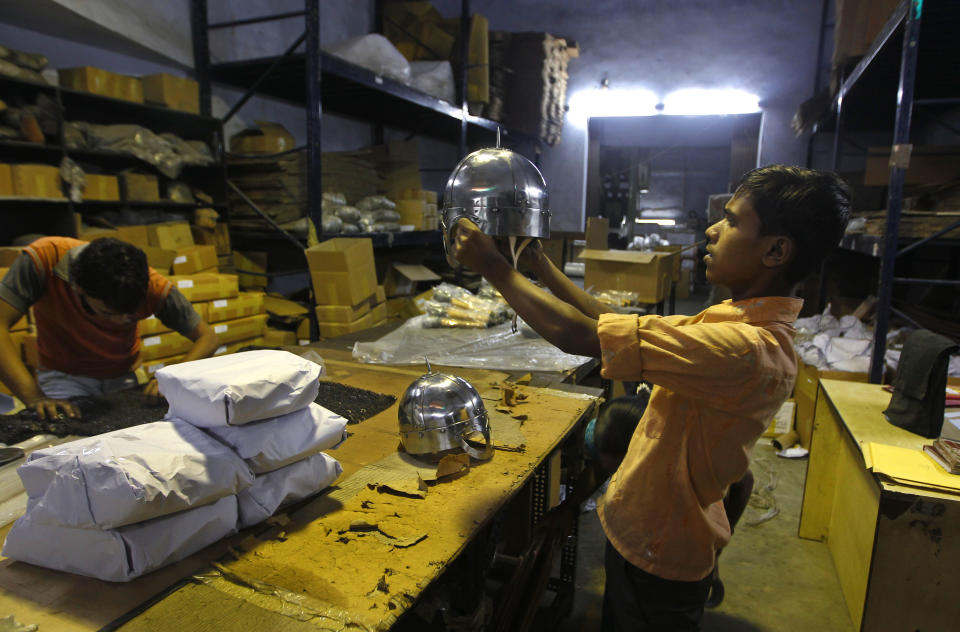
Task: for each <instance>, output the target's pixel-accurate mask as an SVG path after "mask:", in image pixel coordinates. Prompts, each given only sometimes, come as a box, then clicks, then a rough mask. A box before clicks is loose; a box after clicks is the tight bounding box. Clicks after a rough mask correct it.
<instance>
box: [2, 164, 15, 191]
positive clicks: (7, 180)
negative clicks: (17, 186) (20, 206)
mask: <svg viewBox="0 0 960 632" xmlns="http://www.w3.org/2000/svg"><path fill="white" fill-rule="evenodd" d="M13 194H14V193H13V170H12V169H10V165H7V164H3V163H0V195H13Z"/></svg>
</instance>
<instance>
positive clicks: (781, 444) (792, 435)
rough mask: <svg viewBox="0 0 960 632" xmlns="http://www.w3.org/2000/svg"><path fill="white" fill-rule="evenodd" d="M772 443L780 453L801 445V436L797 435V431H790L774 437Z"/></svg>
mask: <svg viewBox="0 0 960 632" xmlns="http://www.w3.org/2000/svg"><path fill="white" fill-rule="evenodd" d="M771 443H773V447H775V448H776V449H777V450H778V451H782V450H786V449H787V448H792V447H793V446H795V445H797V444H798V443H800V435H799V434H797V431H796V430H788V431H787V432H784V433H783V434H782V435H779V436H777V437H774V439H773V441H772V442H771Z"/></svg>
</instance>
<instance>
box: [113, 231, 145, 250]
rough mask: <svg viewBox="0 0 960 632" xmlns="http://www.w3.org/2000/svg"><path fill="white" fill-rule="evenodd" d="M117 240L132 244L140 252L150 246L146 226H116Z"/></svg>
mask: <svg viewBox="0 0 960 632" xmlns="http://www.w3.org/2000/svg"><path fill="white" fill-rule="evenodd" d="M117 239H119V240H120V241H125V242H127V243H128V244H133V245H134V246H136V247H137V248H140V249H141V250H142V249H143V248H147V247H149V246H150V241H149V240H148V239H147V227H146V226H117Z"/></svg>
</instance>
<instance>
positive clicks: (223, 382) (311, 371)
mask: <svg viewBox="0 0 960 632" xmlns="http://www.w3.org/2000/svg"><path fill="white" fill-rule="evenodd" d="M320 371H321V367H320V366H319V365H318V364H315V363H313V362H311V361H309V360H305V359H304V358H301V357H300V356H298V355H296V354H293V353H290V352H289V351H273V350H266V351H244V352H243V353H234V354H232V355H225V356H219V357H214V358H206V359H205V360H194V361H193V362H182V363H180V364H174V365H171V366H168V367H164V368H162V369H160V370H159V371H157V381H158V382H159V385H160V392H161V393H163V396H164V397H166V398H167V401H168V402H169V403H170V410H169V411H168V412H167V417H166V418H167V419H182V420H184V421H189V422H190V423H192V424H193V425H195V426H201V427H205V428H211V427H214V426H231V425H232V426H236V425H240V424H245V423H250V422H251V421H257V420H259V419H270V418H271V417H278V416H280V415H285V414H287V413H291V412H293V411H295V410H300V409H301V408H306V407H307V405H308V404H310V402H312V401H313V400H314V399H316V398H317V393H318V392H319V390H320V384H319V382H318V381H317V380H318V379H319V378H320Z"/></svg>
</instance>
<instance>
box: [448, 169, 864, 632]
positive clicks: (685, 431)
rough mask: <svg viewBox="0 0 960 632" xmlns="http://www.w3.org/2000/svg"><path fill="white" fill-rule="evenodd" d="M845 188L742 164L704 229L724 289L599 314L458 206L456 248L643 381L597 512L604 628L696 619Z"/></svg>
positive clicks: (781, 388) (543, 317) (784, 376)
mask: <svg viewBox="0 0 960 632" xmlns="http://www.w3.org/2000/svg"><path fill="white" fill-rule="evenodd" d="M849 208H850V192H849V189H848V187H847V185H846V184H845V183H844V182H843V180H841V179H840V178H839V177H838V176H836V175H835V174H832V173H824V172H818V171H814V170H810V169H801V168H796V167H784V166H781V165H774V166H770V167H763V168H760V169H755V170H753V171H751V172H749V173H747V174H746V175H745V176H744V178H743V180H742V181H741V183H740V186H739V187H738V189H737V191H736V193H735V194H734V196H733V198H732V199H731V200H730V202H728V204H727V206H726V208H725V209H724V216H723V219H721V220H720V221H719V222H717V223H716V224H714V225H712V226H710V227H709V228H708V229H707V231H706V234H707V237H708V238H709V243H708V245H707V255H706V256H705V257H704V263H705V265H706V274H707V279H708V280H709V281H710V282H711V283H714V284H715V285H721V286H725V287H727V288H729V289H730V291H731V293H732V296H733V299H732V300H728V301H724V302H723V303H721V304H718V305H714V306H712V307H710V308H708V309H706V310H705V311H703V312H701V313H700V314H697V315H696V316H642V317H638V316H636V315H626V314H613V313H608V312H609V308H607V307H606V306H604V305H602V304H600V303H599V302H598V301H596V300H595V299H594V298H593V297H591V296H590V295H589V294H587V293H586V292H584V291H583V290H581V289H580V288H578V287H577V286H576V285H575V284H574V283H573V282H571V281H570V280H569V279H567V278H566V277H565V276H564V275H563V274H562V273H561V272H560V271H559V270H557V268H556V267H554V266H553V264H551V263H550V262H549V260H547V258H546V257H545V256H544V255H543V252H542V250H541V249H537V248H534V250H533V253H532V254H531V255H530V256H529V257H528V261H530V263H531V265H532V267H533V270H534V272H535V274H536V275H537V276H538V277H539V278H540V280H541V281H542V282H543V283H544V284H545V285H546V286H547V287H548V288H549V289H550V290H551V292H553V294H552V295H551V294H548V293H546V292H543V291H541V290H540V289H539V288H537V287H536V286H534V285H533V284H532V283H531V282H530V281H528V280H527V279H526V278H525V277H524V276H523V275H522V274H520V273H519V272H518V271H517V270H515V269H514V268H513V267H511V266H510V264H509V263H507V261H506V259H505V258H504V257H503V256H502V254H501V253H500V251H499V250H498V249H497V245H496V244H495V243H494V241H493V240H492V239H490V238H489V237H488V236H486V235H484V234H483V233H482V232H481V231H480V230H479V229H478V228H477V227H476V226H475V225H473V224H472V223H471V222H469V221H468V220H465V219H462V220H460V221H459V222H458V223H457V225H456V229H455V235H454V243H453V253H454V255H455V256H456V258H457V259H458V260H459V261H460V262H461V263H463V264H464V265H466V266H468V267H470V268H472V269H474V270H476V271H478V272H480V273H481V274H483V276H484V277H485V278H486V279H487V280H488V281H490V283H491V284H493V286H494V287H496V288H497V289H498V290H499V291H500V293H501V294H502V295H503V297H504V298H505V299H506V300H507V302H508V303H510V305H511V306H512V307H513V308H514V309H515V310H516V311H517V313H518V314H519V316H520V317H521V318H523V320H524V321H525V322H526V323H528V324H529V325H530V326H531V327H533V328H534V329H535V330H536V331H537V332H538V333H540V335H542V336H543V337H544V338H546V339H547V340H548V341H549V342H551V343H553V344H554V345H556V346H557V347H559V348H560V349H562V350H564V351H566V352H568V353H574V354H579V355H589V356H594V357H599V358H601V362H602V375H603V376H604V377H606V378H609V379H616V380H626V381H638V380H641V379H642V380H646V381H648V382H651V383H653V384H654V389H653V392H652V394H651V396H650V402H649V405H648V406H647V409H646V411H645V413H644V414H643V417H642V418H641V419H640V422H639V424H638V426H637V429H636V430H635V431H634V433H633V436H632V438H631V440H630V444H629V447H628V449H627V454H626V457H625V458H624V459H623V462H622V463H621V464H620V467H619V468H618V469H617V471H616V473H615V474H614V475H613V477H612V478H611V480H610V485H609V487H608V489H607V492H606V494H605V495H604V497H603V499H602V502H601V503H600V505H599V508H598V513H599V516H600V522H601V524H602V526H603V529H604V532H605V533H606V535H607V540H608V542H607V553H606V564H605V565H606V589H605V594H604V624H603V630H604V631H605V632H614V631H627V630H630V631H635V630H671V631H676V630H698V629H699V628H700V619H701V617H702V615H703V607H704V602H705V600H706V598H707V595H708V592H709V589H710V584H711V574H712V571H713V568H714V565H715V563H716V553H717V551H718V550H719V549H721V548H723V546H724V545H726V543H727V542H728V541H729V539H730V525H729V523H728V521H727V516H726V513H725V512H724V508H723V502H722V501H723V496H724V493H725V492H726V490H727V489H728V487H729V486H730V485H731V484H733V483H735V482H736V481H738V480H740V479H741V477H742V476H743V475H744V473H745V472H746V471H747V468H748V466H749V454H750V449H751V447H752V446H753V444H754V443H755V442H756V440H757V438H758V437H759V436H760V435H761V434H762V433H763V430H764V429H765V427H766V426H767V425H768V423H769V421H770V419H771V418H772V417H773V415H774V413H775V412H776V411H777V409H778V408H779V407H780V405H781V404H782V403H783V401H784V400H785V399H786V398H787V397H788V396H789V394H790V391H791V390H792V388H793V383H794V380H795V378H796V372H797V363H796V356H795V354H794V351H793V342H792V339H793V328H792V327H791V323H792V322H793V321H794V320H795V319H796V317H797V315H798V313H799V312H800V308H801V306H802V301H801V300H800V299H797V298H792V297H791V294H792V290H793V287H794V286H795V285H796V283H797V282H799V281H800V280H802V279H803V278H804V277H805V276H807V275H808V274H809V273H810V272H812V271H813V270H814V269H815V268H816V267H817V266H818V265H819V263H820V262H821V260H822V259H823V257H824V256H825V255H826V254H827V253H828V252H829V251H830V250H832V249H833V248H834V247H835V246H836V245H837V243H838V242H839V241H840V238H841V237H842V236H843V232H844V229H845V227H846V223H847V219H848V216H849Z"/></svg>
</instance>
